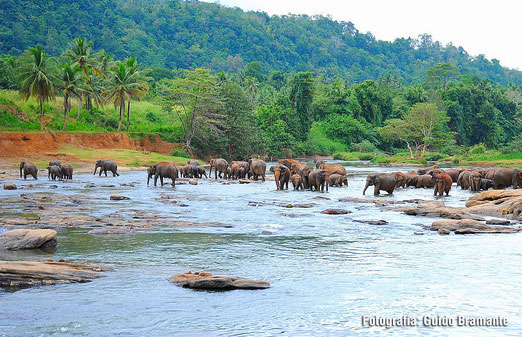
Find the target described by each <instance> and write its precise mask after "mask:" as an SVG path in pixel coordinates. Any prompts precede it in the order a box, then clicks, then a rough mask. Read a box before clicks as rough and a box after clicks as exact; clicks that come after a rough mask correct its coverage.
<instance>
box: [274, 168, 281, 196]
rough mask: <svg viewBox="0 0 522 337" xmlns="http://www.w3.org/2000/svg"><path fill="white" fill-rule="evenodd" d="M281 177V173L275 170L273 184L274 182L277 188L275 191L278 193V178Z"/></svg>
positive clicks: (279, 186)
mask: <svg viewBox="0 0 522 337" xmlns="http://www.w3.org/2000/svg"><path fill="white" fill-rule="evenodd" d="M280 176H281V171H279V170H276V171H275V172H274V177H275V182H276V186H277V190H278V191H279V190H280V189H281V184H280V183H281V182H280V181H279V177H280Z"/></svg>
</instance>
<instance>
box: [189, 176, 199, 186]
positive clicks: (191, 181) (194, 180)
mask: <svg viewBox="0 0 522 337" xmlns="http://www.w3.org/2000/svg"><path fill="white" fill-rule="evenodd" d="M188 182H189V184H191V185H197V184H198V180H197V179H194V178H192V179H189V181H188Z"/></svg>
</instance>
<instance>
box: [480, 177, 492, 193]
mask: <svg viewBox="0 0 522 337" xmlns="http://www.w3.org/2000/svg"><path fill="white" fill-rule="evenodd" d="M490 188H493V180H491V179H486V178H484V179H480V189H481V190H482V191H487V190H489V189H490Z"/></svg>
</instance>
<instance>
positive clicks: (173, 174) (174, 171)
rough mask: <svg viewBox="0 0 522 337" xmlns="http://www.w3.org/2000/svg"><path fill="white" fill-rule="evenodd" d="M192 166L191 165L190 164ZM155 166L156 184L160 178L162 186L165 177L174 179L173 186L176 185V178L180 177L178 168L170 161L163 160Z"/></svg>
mask: <svg viewBox="0 0 522 337" xmlns="http://www.w3.org/2000/svg"><path fill="white" fill-rule="evenodd" d="M189 166H191V165H189ZM151 167H154V186H156V184H157V182H158V178H159V179H160V182H161V186H163V178H170V179H172V187H175V186H176V178H177V177H178V168H177V167H176V166H175V165H173V164H171V163H168V162H161V163H157V164H155V165H152V166H151Z"/></svg>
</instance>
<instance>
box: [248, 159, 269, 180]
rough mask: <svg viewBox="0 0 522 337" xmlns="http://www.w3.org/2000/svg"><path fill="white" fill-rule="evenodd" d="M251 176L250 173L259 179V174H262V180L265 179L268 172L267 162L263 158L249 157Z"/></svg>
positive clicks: (255, 178)
mask: <svg viewBox="0 0 522 337" xmlns="http://www.w3.org/2000/svg"><path fill="white" fill-rule="evenodd" d="M248 167H249V169H250V171H249V177H250V175H253V176H254V180H257V179H258V177H259V176H261V178H262V180H263V181H265V174H266V163H265V161H264V160H261V159H249V160H248Z"/></svg>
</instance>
